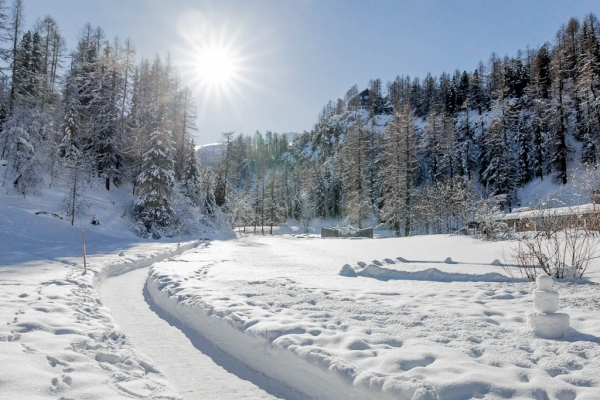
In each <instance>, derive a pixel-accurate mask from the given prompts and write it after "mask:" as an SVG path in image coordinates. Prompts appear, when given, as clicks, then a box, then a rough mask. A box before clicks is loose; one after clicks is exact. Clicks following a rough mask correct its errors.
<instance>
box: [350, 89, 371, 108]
mask: <svg viewBox="0 0 600 400" xmlns="http://www.w3.org/2000/svg"><path fill="white" fill-rule="evenodd" d="M372 104H373V96H371V92H370V91H369V89H365V90H363V91H362V92H360V93H359V94H357V95H356V96H354V97H353V98H352V99H351V100H350V107H349V108H350V110H351V111H356V110H368V109H370V108H371V105H372Z"/></svg>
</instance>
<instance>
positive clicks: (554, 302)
mask: <svg viewBox="0 0 600 400" xmlns="http://www.w3.org/2000/svg"><path fill="white" fill-rule="evenodd" d="M535 281H536V285H537V288H536V289H534V290H533V306H534V308H535V311H537V312H534V313H530V314H528V315H527V321H528V323H529V326H530V327H531V329H532V330H533V332H534V333H535V334H536V335H538V336H541V337H544V338H547V339H560V338H563V337H564V336H565V334H566V333H567V329H568V328H569V325H570V319H571V318H570V316H569V315H568V314H564V313H557V312H556V311H558V304H559V295H558V292H557V291H556V290H554V289H552V284H553V280H552V278H551V277H549V276H548V275H538V276H537V277H536V278H535Z"/></svg>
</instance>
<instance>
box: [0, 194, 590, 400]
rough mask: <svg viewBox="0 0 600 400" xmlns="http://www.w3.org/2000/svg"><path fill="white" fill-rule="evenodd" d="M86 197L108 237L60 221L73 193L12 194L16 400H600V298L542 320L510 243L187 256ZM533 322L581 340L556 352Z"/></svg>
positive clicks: (575, 284) (304, 239) (311, 240)
mask: <svg viewBox="0 0 600 400" xmlns="http://www.w3.org/2000/svg"><path fill="white" fill-rule="evenodd" d="M120 190H122V191H123V193H122V194H121V195H120V196H122V198H126V195H125V191H128V189H127V188H123V189H117V190H116V193H117V199H118V196H119V193H120V192H119V191H120ZM113 195H114V194H113ZM87 196H88V198H89V201H90V206H89V209H88V214H89V215H90V216H91V215H94V214H95V215H96V216H97V217H98V219H99V220H100V221H101V224H100V225H96V226H94V225H91V224H90V223H89V217H85V218H78V219H76V225H75V226H74V227H71V226H70V220H67V219H60V218H57V217H54V216H53V214H56V215H58V216H59V217H60V216H61V212H60V210H59V209H58V208H57V204H60V198H61V197H62V196H61V195H60V192H59V191H58V190H57V191H54V190H48V191H47V192H46V193H45V195H44V197H28V198H26V199H23V198H21V197H15V196H11V195H6V194H5V193H2V194H0V254H1V257H0V286H1V287H0V398H7V399H57V398H63V399H84V398H89V399H100V398H111V399H119V398H123V399H126V398H128V399H130V398H149V399H181V398H182V397H186V396H189V397H187V398H199V397H200V398H215V399H221V398H265V399H270V398H284V399H301V400H304V399H307V398H327V399H386V398H390V399H415V400H427V399H429V400H442V399H457V400H463V399H464V400H466V399H470V398H477V397H479V398H485V399H500V398H523V399H546V398H548V399H561V400H562V399H597V398H598V397H599V396H598V393H600V379H599V378H598V377H599V376H600V364H599V363H598V360H599V359H600V302H599V300H598V284H597V283H595V282H594V281H587V280H583V281H575V280H569V281H557V282H554V288H555V289H556V290H557V291H558V292H559V293H560V313H556V312H555V313H539V312H537V313H535V305H534V302H533V293H534V290H540V289H544V290H546V291H547V289H548V287H547V285H546V286H544V284H542V286H541V288H538V289H536V288H535V287H534V284H533V283H532V282H529V281H525V280H522V279H520V278H519V277H518V275H515V276H509V275H507V272H506V268H509V270H510V268H513V267H510V266H509V265H506V264H507V263H506V262H505V259H504V257H503V255H504V254H508V253H509V248H510V246H511V245H512V242H510V241H504V242H485V241H480V240H475V239H472V238H469V237H465V236H445V235H438V236H426V237H409V238H380V239H374V240H370V239H364V240H347V239H319V238H317V237H318V236H317V235H314V234H309V235H299V234H297V233H299V232H298V231H297V230H293V229H292V230H289V231H288V230H286V229H280V231H281V232H284V233H285V232H293V233H294V234H295V235H291V234H287V233H286V234H284V235H282V236H279V237H268V236H260V235H259V236H251V235H242V236H241V237H240V238H238V239H236V240H227V241H218V240H212V241H211V242H210V244H209V243H204V242H202V243H200V244H199V243H198V242H196V241H193V240H190V238H188V239H186V240H185V241H184V242H182V243H181V244H180V245H178V243H176V242H174V241H169V240H160V241H154V240H143V239H139V238H136V237H135V236H134V235H133V234H132V233H131V231H130V230H129V229H128V228H129V226H128V224H129V223H128V222H127V219H126V218H121V215H122V214H123V202H121V201H117V202H116V203H113V200H112V199H113V198H114V197H108V195H106V193H105V192H101V191H90V192H89V193H87ZM39 211H43V212H46V213H40V214H36V213H38V212H39ZM82 230H85V236H86V240H87V243H86V245H87V250H88V271H89V273H88V274H86V275H82V257H81V231H82ZM380 237H381V236H380ZM500 260H501V261H502V262H500ZM148 266H150V269H149V274H147V273H146V270H144V269H141V268H145V267H148ZM593 267H594V268H593V269H592V270H591V271H590V272H591V274H590V276H592V277H594V279H595V280H596V281H597V280H598V277H600V275H598V263H595V264H594V265H593ZM134 270H135V272H132V273H129V272H130V271H134ZM513 275H514V274H513ZM114 276H119V277H118V278H111V279H107V278H109V277H114ZM113 279H115V280H113ZM103 285H106V286H105V287H104V286H103ZM102 287H104V289H106V290H105V291H104V290H103V291H102V297H101V296H100V294H99V288H102ZM144 288H145V291H146V295H145V296H146V297H145V298H144V295H143V293H144V292H143V290H144ZM146 300H147V301H146ZM107 306H108V307H107ZM545 310H546V311H548V310H547V309H545ZM532 313H533V314H536V315H553V316H551V317H550V318H554V319H559V320H560V319H562V320H564V319H565V317H560V316H559V315H566V316H567V317H570V318H569V320H568V323H569V324H570V327H569V328H564V329H563V331H562V333H563V335H564V337H561V338H559V339H548V338H546V337H548V336H549V335H548V332H550V330H551V329H552V328H547V327H542V328H541V330H542V332H541V334H540V331H539V329H538V331H537V332H536V330H535V329H532V327H531V326H530V324H531V322H530V321H531V318H528V317H529V316H531V315H533V314H532ZM533 318H534V319H535V318H537V317H535V316H534V317H533ZM542 319H543V318H542ZM547 321H548V319H543V321H542V322H534V326H538V327H539V326H542V325H543V324H545V323H546V322H547ZM553 326H554V327H556V326H558V325H556V324H554V325H553ZM563 335H561V336H563ZM544 336H546V337H544ZM550 337H558V336H551V335H550ZM170 344H174V345H176V348H177V349H175V350H171V349H170V348H169V345H170ZM184 346H185V347H184ZM196 383H198V385H199V386H196Z"/></svg>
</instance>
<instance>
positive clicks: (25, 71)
mask: <svg viewBox="0 0 600 400" xmlns="http://www.w3.org/2000/svg"><path fill="white" fill-rule="evenodd" d="M0 6H1V7H2V8H1V10H2V13H1V14H0V15H1V16H2V20H0V31H1V35H0V38H1V39H2V49H1V56H2V61H3V62H4V68H3V75H2V80H1V81H0V127H1V128H0V129H1V131H0V159H1V160H3V164H4V165H5V166H6V170H5V173H4V176H2V177H1V178H2V186H3V187H5V186H8V185H12V186H14V188H16V189H17V190H18V192H19V193H20V194H22V195H23V196H24V197H27V196H29V195H35V194H38V193H39V192H40V190H41V187H42V186H44V185H46V186H47V187H49V188H53V187H58V188H61V189H62V190H64V193H65V195H64V199H63V204H62V209H63V212H64V213H65V215H66V216H68V217H69V219H70V221H71V224H73V222H74V219H75V218H76V217H77V216H79V215H83V214H84V213H85V210H86V207H87V206H88V205H89V202H88V201H87V200H86V196H85V193H86V191H87V190H88V189H90V188H93V187H98V186H103V187H104V188H105V189H106V190H108V191H110V190H113V189H114V188H115V187H119V186H123V185H131V186H132V190H131V193H132V200H131V204H129V205H128V212H127V214H128V216H129V217H130V218H132V221H133V226H132V229H134V230H135V232H136V233H138V234H139V235H140V236H143V237H145V236H153V237H155V238H158V237H160V236H161V235H164V234H167V235H173V234H174V232H176V231H177V232H181V231H184V232H186V231H190V230H191V229H193V228H194V220H199V219H202V218H203V217H205V214H203V213H202V211H201V205H200V204H199V203H198V202H197V201H198V198H199V196H198V193H199V191H200V189H201V186H200V183H201V179H200V176H201V175H200V174H201V172H202V171H201V170H200V169H199V168H200V166H199V164H198V160H197V156H196V153H195V145H194V141H193V133H194V131H195V130H196V128H195V120H196V116H195V112H196V111H195V105H194V102H193V99H192V94H191V91H190V89H189V88H187V87H184V86H183V85H182V84H181V82H180V79H179V78H178V74H177V71H176V69H175V68H174V67H173V65H172V64H171V61H170V58H169V57H168V56H167V57H160V56H157V57H156V58H155V59H153V60H148V59H142V60H141V61H140V62H138V63H136V61H135V46H134V44H133V43H132V42H131V41H130V40H120V39H119V37H115V38H114V39H108V38H107V34H106V33H105V32H104V30H103V29H102V28H100V27H93V26H92V25H90V24H85V25H84V26H83V28H82V30H81V32H80V34H79V38H78V42H77V44H76V47H75V49H74V50H72V51H68V50H67V48H66V43H65V40H64V38H63V37H62V35H61V33H60V29H59V27H58V25H57V23H56V21H55V20H54V19H53V18H52V17H51V16H46V17H45V18H43V19H38V20H36V21H35V22H34V24H33V25H32V27H31V28H30V29H26V28H25V27H24V26H25V24H24V20H23V0H15V1H14V2H13V3H12V4H11V5H10V6H7V5H6V4H4V2H0ZM209 178H210V177H209ZM205 222H206V221H205Z"/></svg>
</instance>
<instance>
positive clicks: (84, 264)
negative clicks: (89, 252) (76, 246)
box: [81, 231, 87, 275]
mask: <svg viewBox="0 0 600 400" xmlns="http://www.w3.org/2000/svg"><path fill="white" fill-rule="evenodd" d="M81 244H82V245H83V274H84V275H85V274H87V265H86V263H85V232H84V231H81Z"/></svg>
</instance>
